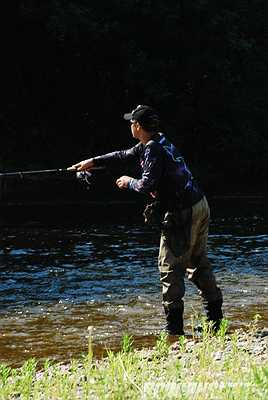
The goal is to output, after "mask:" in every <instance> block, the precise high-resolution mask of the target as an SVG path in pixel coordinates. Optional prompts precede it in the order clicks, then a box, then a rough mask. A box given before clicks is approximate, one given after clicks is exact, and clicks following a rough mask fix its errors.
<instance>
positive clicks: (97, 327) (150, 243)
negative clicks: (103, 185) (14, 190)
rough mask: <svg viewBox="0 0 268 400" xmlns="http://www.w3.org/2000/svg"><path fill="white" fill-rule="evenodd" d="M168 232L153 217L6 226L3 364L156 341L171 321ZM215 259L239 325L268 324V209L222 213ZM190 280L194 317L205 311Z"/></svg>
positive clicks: (0, 267) (189, 307)
mask: <svg viewBox="0 0 268 400" xmlns="http://www.w3.org/2000/svg"><path fill="white" fill-rule="evenodd" d="M158 242H159V237H158V233H157V232H155V231H154V230H153V229H150V228H148V227H145V226H143V225H140V224H139V225H135V224H109V223H105V224H95V225H90V224H88V225H87V226H83V228H81V227H75V228H70V227H65V228H55V227H47V228H44V227H36V228H34V227H22V226H21V227H5V228H2V239H1V248H0V257H1V258H0V260H1V261H0V327H1V330H0V362H6V363H8V364H11V365H19V364H21V363H22V362H23V361H24V360H26V359H27V358H29V357H36V358H37V359H39V360H43V359H45V358H47V357H49V358H53V359H56V360H61V361H66V360H69V359H70V358H71V357H77V356H79V355H80V354H81V353H84V352H86V350H87V342H88V339H87V335H88V327H89V326H92V327H93V343H94V350H95V353H96V355H101V354H102V353H103V352H104V351H105V349H106V348H114V349H116V348H118V346H119V344H120V340H121V337H122V334H123V333H124V332H127V333H129V334H131V335H133V336H134V339H135V343H136V344H137V346H141V345H149V344H151V343H152V342H153V341H154V340H155V337H156V335H157V334H158V332H159V331H160V329H161V327H162V326H163V325H164V322H165V320H164V314H163V311H162V305H161V295H160V285H159V276H158V267H157V255H158ZM209 257H210V260H211V261H212V263H213V265H214V268H215V273H216V276H217V280H218V283H219V285H220V287H221V288H222V291H223V295H224V313H225V316H226V317H227V318H228V319H230V323H231V328H236V327H241V326H245V325H246V324H248V323H249V322H250V321H251V320H252V318H253V316H254V315H255V314H256V313H258V314H260V315H261V316H262V321H261V325H263V326H267V322H268V304H267V296H268V263H267V261H268V234H267V224H266V222H265V221H264V219H263V218H262V217H259V216H257V217H256V216H255V217H254V216H252V217H237V218H236V217H230V218H217V219H214V220H213V221H212V224H211V230H210V236H209ZM202 312H203V309H202V304H201V301H200V299H199V297H198V293H197V290H196V288H195V287H194V286H193V285H192V284H191V283H189V282H186V296H185V325H186V332H187V333H188V334H190V332H191V316H192V315H194V314H196V313H199V314H200V313H202Z"/></svg>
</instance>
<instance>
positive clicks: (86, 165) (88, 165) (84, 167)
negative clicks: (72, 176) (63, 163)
mask: <svg viewBox="0 0 268 400" xmlns="http://www.w3.org/2000/svg"><path fill="white" fill-rule="evenodd" d="M93 167H94V160H93V158H89V159H88V160H83V161H80V162H79V163H77V164H74V165H72V166H71V167H69V168H67V169H68V170H69V171H73V170H74V171H90V170H91V169H92V168H93Z"/></svg>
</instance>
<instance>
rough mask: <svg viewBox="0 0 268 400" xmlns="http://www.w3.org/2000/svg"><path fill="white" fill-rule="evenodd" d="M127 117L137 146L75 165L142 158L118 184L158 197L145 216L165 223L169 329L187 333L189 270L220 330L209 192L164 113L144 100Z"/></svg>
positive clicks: (162, 258)
mask: <svg viewBox="0 0 268 400" xmlns="http://www.w3.org/2000/svg"><path fill="white" fill-rule="evenodd" d="M124 119H125V120H127V121H130V124H131V132H132V136H133V137H134V138H135V139H137V140H138V141H139V143H138V144H136V146H134V147H132V148H131V149H128V150H120V151H115V152H112V153H108V154H105V155H101V156H98V157H94V158H89V159H87V160H84V161H80V162H79V163H77V164H75V165H72V166H71V167H70V169H75V170H77V171H90V170H91V169H92V168H94V167H99V166H109V165H111V164H113V163H115V162H117V161H123V160H130V159H134V160H136V161H137V162H139V163H140V166H141V168H142V176H141V178H139V179H136V178H133V177H130V176H126V175H123V176H121V177H119V178H118V179H117V180H116V184H117V186H118V187H119V188H120V189H129V190H134V191H136V192H139V193H144V194H149V195H150V196H151V198H152V203H151V204H150V205H148V206H147V207H146V209H145V211H144V216H145V221H146V222H154V223H155V222H156V223H158V225H159V226H160V228H161V239H160V249H159V256H158V264H159V271H160V281H161V285H162V296H163V306H164V311H165V315H166V321H167V324H166V328H165V329H166V331H167V332H168V333H169V334H170V335H184V329H183V310H184V302H183V297H184V294H185V284H184V278H185V275H186V274H187V276H188V278H189V279H190V280H191V281H192V282H193V283H194V284H195V285H196V286H197V288H198V289H199V292H200V295H201V296H202V298H203V301H204V306H205V310H206V314H207V319H208V321H211V322H212V324H213V328H214V329H215V331H216V330H217V329H218V328H219V326H220V322H221V320H222V318H223V314H222V302H223V300H222V293H221V290H220V288H219V287H218V286H217V284H216V280H215V276H214V274H213V271H212V266H211V264H210V262H209V261H208V258H207V237H208V228H209V218H210V210H209V205H208V202H207V200H206V197H205V195H204V193H203V192H202V191H201V189H200V188H199V186H198V184H197V182H196V181H195V179H194V178H193V176H192V174H191V172H190V170H189V168H188V167H187V165H186V163H185V161H184V159H183V157H182V155H181V154H180V152H179V151H178V150H177V148H176V147H175V146H174V145H173V144H172V143H170V142H169V141H168V139H167V138H166V137H165V136H164V135H163V134H162V133H159V126H160V119H159V116H158V114H157V113H156V112H155V110H154V109H152V108H151V107H149V106H146V105H139V106H138V107H137V108H135V109H134V110H133V111H132V112H131V113H128V114H125V115H124Z"/></svg>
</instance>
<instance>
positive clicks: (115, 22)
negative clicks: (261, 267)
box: [0, 0, 268, 191]
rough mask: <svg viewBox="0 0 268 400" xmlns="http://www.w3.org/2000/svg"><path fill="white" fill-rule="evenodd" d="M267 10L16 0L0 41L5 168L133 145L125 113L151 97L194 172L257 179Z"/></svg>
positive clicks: (267, 121) (263, 126)
mask: <svg viewBox="0 0 268 400" xmlns="http://www.w3.org/2000/svg"><path fill="white" fill-rule="evenodd" d="M267 17H268V7H267V4H266V2H265V1H264V0H254V1H252V0H239V1H236V2H230V1H221V2H215V1H214V0H199V1H192V0H191V1H187V2H186V1H182V0H181V1H169V2H163V1H149V0H146V1H139V0H135V1H134V0H125V1H122V0H111V1H109V2H100V1H96V0H92V1H90V2H89V1H86V0H76V1H73V0H72V1H66V0H49V1H46V2H43V3H40V2H38V3H35V2H32V1H19V2H18V9H17V12H16V13H14V15H10V19H11V20H12V23H15V24H16V27H17V29H19V32H20V34H19V35H16V37H14V34H13V33H12V24H10V28H9V29H10V31H7V32H6V34H7V37H8V38H9V42H8V45H6V47H5V48H4V49H3V50H2V68H3V76H4V77H5V81H4V84H3V86H2V89H1V90H2V96H4V98H5V102H4V105H3V106H2V108H1V112H0V124H1V128H2V129H1V136H2V141H3V142H4V143H3V142H2V146H1V149H2V152H1V154H0V160H1V164H2V168H4V169H8V168H12V169H15V168H19V167H20V168H22V167H23V169H27V168H29V167H31V168H33V167H43V166H47V167H58V166H61V165H62V163H66V164H67V165H69V164H70V163H72V162H75V161H77V160H78V159H80V158H83V157H85V156H88V155H95V154H99V153H104V152H107V151H111V150H112V149H115V148H121V147H128V146H131V145H132V144H133V142H131V138H130V136H128V135H127V134H126V131H127V130H128V129H129V127H128V126H126V124H125V123H124V121H122V114H123V113H124V112H125V111H127V110H129V109H132V107H133V106H134V105H135V104H137V103H150V104H152V105H154V106H155V107H156V108H157V109H159V111H160V113H161V116H162V119H163V130H165V131H167V134H168V135H169V136H170V137H171V138H172V140H174V141H175V143H176V144H178V145H179V146H180V147H182V149H183V151H184V153H185V155H186V158H187V159H188V160H189V161H190V163H191V164H192V168H193V169H196V170H197V171H198V173H197V175H198V176H200V178H201V180H203V181H206V182H208V183H209V184H213V183H215V182H216V180H217V179H221V178H222V177H223V176H226V175H228V174H229V175H228V176H229V182H230V181H232V180H233V183H235V184H237V183H239V182H240V183H242V181H243V179H244V176H245V175H246V176H247V179H255V181H256V183H259V184H261V182H263V179H264V178H265V177H266V172H265V171H266V168H265V165H266V154H267V150H268V148H267V146H268V145H267V140H265V135H266V131H267V127H268V118H267V112H266V110H267V98H268V96H267V90H268V89H267V88H268V85H267V79H268V78H267V77H268V74H267V68H268V63H267V58H268V54H267V40H266V24H267ZM7 26H9V24H7ZM3 144H4V145H3ZM256 154H258V158H257V159H256ZM226 159H228V163H227V162H226ZM223 166H224V168H223ZM233 171H236V172H235V173H233ZM212 190H213V191H215V190H217V187H213V188H212Z"/></svg>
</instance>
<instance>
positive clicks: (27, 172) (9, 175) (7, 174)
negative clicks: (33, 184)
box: [0, 167, 105, 178]
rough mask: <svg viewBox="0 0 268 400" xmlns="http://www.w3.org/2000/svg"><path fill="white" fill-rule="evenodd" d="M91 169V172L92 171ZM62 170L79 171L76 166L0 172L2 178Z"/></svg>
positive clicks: (95, 168) (94, 168) (22, 176)
mask: <svg viewBox="0 0 268 400" xmlns="http://www.w3.org/2000/svg"><path fill="white" fill-rule="evenodd" d="M104 169H105V167H93V168H90V171H96V170H104ZM90 171H89V172H90ZM62 172H72V173H73V172H76V173H79V172H80V171H77V170H76V169H75V168H55V169H39V170H30V171H15V172H0V178H7V177H12V176H14V177H16V176H18V177H20V178H24V176H27V175H42V174H57V173H62Z"/></svg>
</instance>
